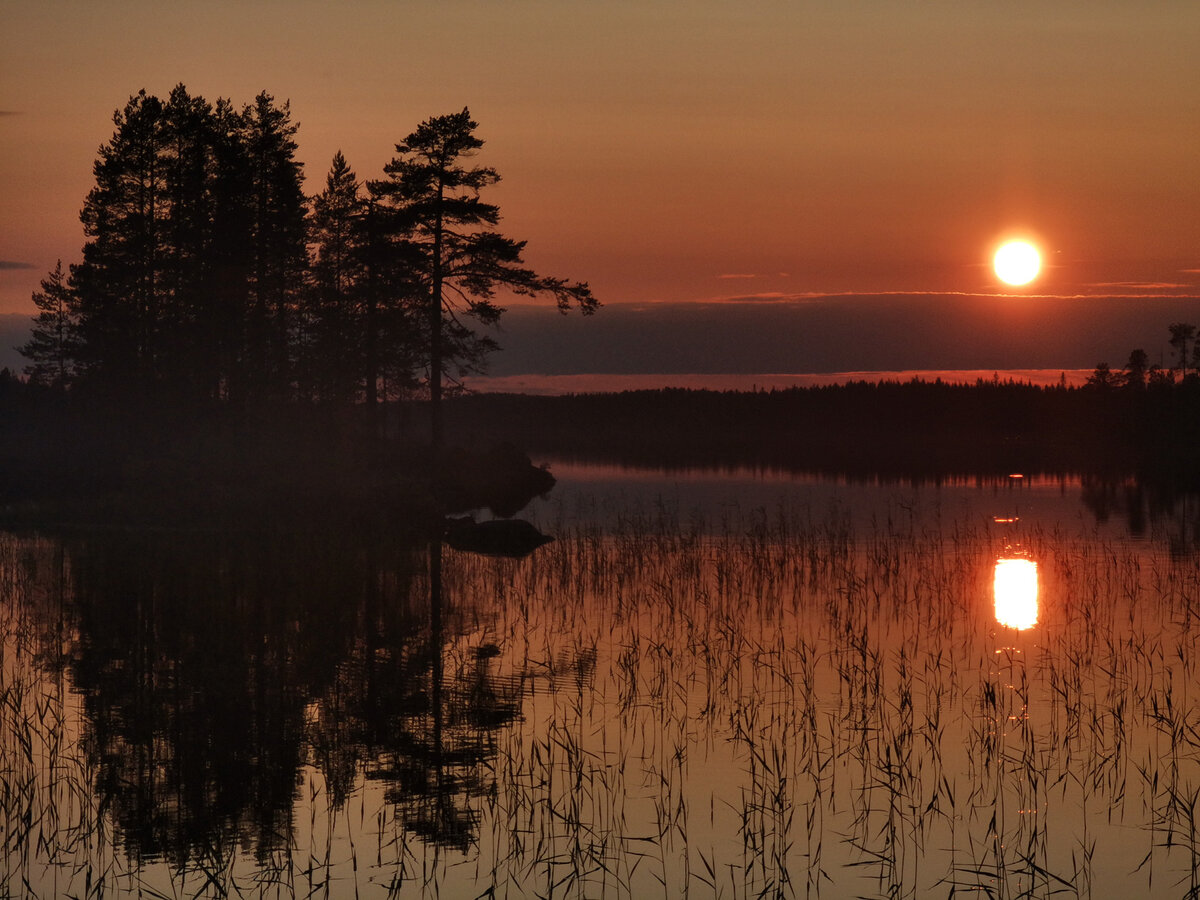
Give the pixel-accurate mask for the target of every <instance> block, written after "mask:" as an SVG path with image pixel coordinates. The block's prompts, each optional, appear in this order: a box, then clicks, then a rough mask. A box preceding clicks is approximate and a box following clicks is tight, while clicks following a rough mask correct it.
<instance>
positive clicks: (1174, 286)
mask: <svg viewBox="0 0 1200 900" xmlns="http://www.w3.org/2000/svg"><path fill="white" fill-rule="evenodd" d="M1085 287H1090V288H1122V289H1124V290H1129V291H1182V290H1186V289H1188V288H1191V287H1193V285H1190V284H1183V283H1179V282H1173V281H1097V282H1093V283H1091V284H1088V285H1085Z"/></svg>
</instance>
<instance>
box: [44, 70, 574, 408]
mask: <svg viewBox="0 0 1200 900" xmlns="http://www.w3.org/2000/svg"><path fill="white" fill-rule="evenodd" d="M114 123H115V125H116V129H115V132H114V134H113V137H112V139H111V140H110V141H109V142H108V143H106V144H104V145H103V146H101V147H100V150H99V156H98V159H97V160H96V162H95V165H94V173H95V187H93V188H92V190H91V191H90V192H89V193H88V195H87V198H86V200H85V201H84V205H83V210H82V213H81V217H82V220H83V225H84V233H85V236H86V243H85V245H84V247H83V260H82V262H81V263H79V264H78V265H75V266H72V267H70V270H69V271H65V270H64V269H63V267H62V265H61V263H60V264H59V265H58V266H57V267H56V268H55V269H54V270H53V271H52V272H51V273H50V274H49V275H48V276H47V277H46V278H45V279H44V281H43V282H42V286H41V290H40V291H39V292H37V293H35V295H34V302H35V303H36V305H37V307H38V310H39V313H38V316H37V318H36V319H35V321H34V329H33V334H32V338H31V340H30V341H29V342H28V343H27V344H26V345H25V346H24V347H23V348H22V353H23V354H24V355H25V357H26V358H27V359H28V360H29V364H28V366H27V367H26V369H25V374H26V375H27V376H28V377H29V379H30V381H31V382H33V383H35V384H40V385H43V386H48V387H52V388H66V389H70V390H72V391H77V392H84V393H87V394H89V395H97V394H99V395H103V396H108V397H136V398H140V399H145V398H155V399H157V400H160V401H164V402H168V403H173V404H186V403H189V402H202V403H207V402H212V401H218V402H230V401H232V402H233V403H234V404H239V405H261V404H263V403H278V402H281V401H282V402H302V403H324V404H343V405H348V404H360V403H363V402H366V403H368V404H374V403H375V402H376V401H381V400H383V399H388V398H392V399H395V398H401V397H406V396H409V395H410V394H412V393H413V392H414V391H416V390H417V389H418V388H419V387H420V386H421V384H422V377H424V383H425V384H426V385H427V386H428V389H429V391H430V392H437V391H438V390H440V382H441V376H442V373H443V372H445V373H447V374H449V375H450V376H451V377H452V378H453V377H455V376H458V375H461V374H462V373H464V372H466V371H470V370H472V369H474V368H476V367H477V366H478V365H479V363H480V362H481V361H482V360H483V358H484V356H485V355H486V354H487V353H488V351H490V350H491V349H493V346H494V344H493V342H492V341H491V339H490V338H488V337H487V336H486V335H480V334H477V333H476V332H475V331H474V330H473V329H472V327H471V323H472V322H477V323H483V324H491V323H494V322H495V321H496V320H497V319H498V318H499V317H500V315H501V313H502V312H503V311H504V310H503V308H502V307H501V306H499V305H497V304H496V303H495V302H494V298H495V294H496V291H497V289H500V288H503V289H506V290H508V291H512V292H516V293H521V294H543V293H544V294H549V295H552V296H553V297H554V299H555V300H556V301H557V303H558V305H559V307H560V308H562V309H564V310H565V309H566V308H567V307H569V306H571V305H573V304H577V305H578V306H580V307H581V308H582V309H583V311H584V312H590V311H592V310H593V309H594V308H595V306H596V305H597V304H596V301H595V300H594V299H593V298H592V296H591V293H590V291H589V290H588V288H587V285H586V284H582V283H571V282H567V281H564V280H561V279H555V278H546V277H542V276H539V275H537V274H535V273H534V272H533V271H531V270H529V269H528V268H526V267H525V266H524V265H523V262H522V252H523V247H524V244H523V242H521V241H514V240H511V239H509V238H507V237H505V236H504V235H502V234H500V233H498V232H497V231H495V230H494V226H495V225H496V223H497V222H498V220H499V210H498V208H497V207H496V206H494V205H492V204H489V203H487V202H485V201H484V200H483V199H481V196H480V195H481V192H482V191H483V190H485V189H486V188H488V187H490V186H491V185H494V184H495V183H496V182H497V181H498V180H499V175H498V174H497V173H496V171H495V170H494V169H491V168H487V167H483V166H473V165H470V164H468V161H469V159H470V158H471V157H472V156H473V155H474V153H475V151H476V150H478V149H479V148H480V147H481V146H482V144H483V141H482V140H480V139H479V138H478V137H476V136H475V134H474V131H475V128H476V127H477V126H476V123H475V122H473V121H472V120H471V118H470V115H469V113H468V111H467V110H463V111H462V112H461V113H455V114H452V115H447V116H439V117H434V118H431V119H429V120H427V121H426V122H423V123H422V124H421V125H420V126H419V127H418V128H417V130H416V131H414V132H413V133H412V134H410V135H409V136H408V137H406V138H405V139H404V140H403V141H401V142H400V143H399V144H397V145H396V153H397V155H396V157H395V158H394V159H393V160H392V161H391V162H390V163H388V165H387V166H386V167H385V168H384V171H383V173H382V175H383V177H381V178H379V179H377V180H371V181H366V182H363V181H360V180H359V178H358V177H357V176H356V175H355V173H354V171H353V169H352V168H351V167H350V165H349V163H348V162H347V161H346V160H345V158H344V157H343V156H342V154H341V153H340V152H338V153H337V154H336V155H335V156H334V158H333V161H332V164H331V166H330V169H329V172H328V175H327V178H326V180H325V184H324V188H323V190H322V191H321V192H320V193H318V194H316V195H315V196H312V197H306V196H305V194H304V191H303V175H302V171H301V165H300V163H299V162H298V161H297V160H296V158H295V153H296V150H297V144H296V142H295V136H296V132H297V128H298V126H297V125H296V124H295V123H294V122H293V121H292V119H291V113H290V110H289V107H288V104H286V103H284V104H279V103H277V102H276V101H275V100H274V98H272V97H271V96H270V95H269V94H266V93H262V94H260V95H259V96H258V97H256V98H255V100H254V102H253V103H251V104H249V105H247V106H245V107H243V108H241V109H238V108H235V106H234V105H233V104H232V103H231V102H230V101H228V100H218V101H217V102H216V103H215V104H213V103H209V102H208V101H206V100H205V99H204V98H202V97H198V96H193V95H191V94H189V93H188V91H187V89H186V88H185V87H184V86H183V85H179V86H177V87H176V88H175V89H174V90H172V91H171V94H170V96H169V97H168V98H167V99H166V100H165V101H163V100H160V99H159V98H157V97H155V96H153V95H151V94H147V93H146V92H145V91H142V92H140V93H138V94H137V95H135V96H133V97H131V98H130V100H129V102H128V103H127V104H126V105H125V106H124V108H122V109H120V110H118V111H117V112H116V113H115V115H114ZM430 373H433V375H434V376H435V377H432V378H431V377H429V376H430Z"/></svg>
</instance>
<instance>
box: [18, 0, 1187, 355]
mask: <svg viewBox="0 0 1200 900" xmlns="http://www.w3.org/2000/svg"><path fill="white" fill-rule="evenodd" d="M1197 48H1200V3H1192V2H1187V0H1139V2H1137V3H1132V2H1128V0H1119V2H1113V0H1087V2H1046V0H1038V2H1028V0H1006V2H1003V3H995V2H987V3H985V2H974V0H953V2H937V0H934V2H920V3H917V2H906V0H890V2H885V0H872V2H860V0H836V2H802V0H786V2H785V0H779V2H753V0H751V2H738V3H732V2H715V0H690V2H669V3H668V2H647V0H639V2H624V0H605V2H593V3H584V2H571V0H545V2H542V0H506V2H495V0H479V2H462V0H429V2H397V0H370V2H357V3H356V2H347V3H341V4H334V3H328V2H308V0H301V2H283V0H276V2H253V0H250V2H246V0H209V2H204V3H198V2H197V3H184V2H170V0H154V2H150V0H140V2H132V0H116V2H104V0H97V2H91V3H84V2H65V0H40V2H32V0H31V2H26V3H18V2H14V0H0V313H4V312H27V311H30V310H31V309H32V306H31V304H30V299H29V296H30V292H31V291H32V290H33V289H34V288H36V286H37V282H38V281H39V279H40V278H41V277H42V276H43V275H44V274H45V273H46V271H47V270H48V269H50V268H51V267H52V266H53V265H54V261H55V260H56V259H57V258H59V257H62V258H63V259H64V261H67V262H71V261H75V260H77V259H78V255H79V247H80V245H81V243H82V230H81V227H80V225H79V220H78V211H79V209H80V206H81V205H82V202H83V198H84V195H85V194H86V192H87V190H88V189H89V187H90V186H91V184H92V175H91V166H92V162H93V161H94V159H95V156H96V149H97V147H98V146H99V145H100V144H101V143H102V142H104V141H106V140H108V139H109V138H110V137H111V135H112V131H113V124H112V113H113V111H114V110H115V109H116V108H118V107H120V106H122V105H123V104H124V102H125V101H126V100H127V99H128V97H129V95H130V94H132V93H135V92H136V91H138V90H139V89H141V88H145V89H147V90H148V91H150V92H151V93H155V94H158V95H159V96H162V97H165V96H166V95H167V93H168V92H169V91H170V90H171V87H172V86H173V85H175V84H176V83H178V82H183V83H184V84H186V85H187V87H188V88H189V89H190V90H191V91H192V92H193V93H199V94H201V95H203V96H205V97H207V98H208V99H210V100H214V99H216V98H217V97H219V96H226V97H230V98H231V99H233V100H234V101H235V102H236V103H239V104H240V103H245V102H249V101H250V100H251V99H252V98H253V97H254V95H255V94H256V93H258V92H259V91H260V90H266V91H268V92H270V93H271V94H273V95H274V96H276V97H277V98H279V99H288V100H290V102H291V108H292V112H293V117H294V119H295V120H296V121H298V122H299V123H300V132H299V136H298V141H299V144H300V154H299V155H300V158H301V159H303V160H304V161H305V163H306V173H307V178H308V181H307V188H308V191H309V192H310V193H314V192H316V191H317V190H319V189H320V186H321V184H322V183H323V180H324V175H325V172H326V170H327V169H328V165H329V161H330V159H331V157H332V156H333V153H334V151H336V150H338V149H339V148H340V149H342V150H343V151H344V153H345V154H346V157H347V158H348V160H349V161H350V163H351V165H352V166H353V167H354V168H355V169H356V171H357V172H358V174H359V175H360V176H361V177H364V178H371V177H377V176H378V174H379V173H380V170H381V167H382V166H383V164H384V163H385V162H386V161H387V160H388V159H390V158H391V156H392V155H393V152H394V144H395V143H396V142H397V141H398V140H400V139H401V138H403V137H404V136H405V135H406V134H408V133H409V132H410V131H411V130H412V129H413V128H414V127H415V125H416V124H417V123H418V122H420V121H421V120H423V119H425V118H427V117H429V116H431V115H440V114H443V113H448V112H454V111H457V110H459V109H461V108H462V107H463V106H469V107H470V109H471V112H472V114H473V116H474V118H475V119H476V120H477V121H478V122H479V123H480V128H479V134H480V136H481V137H483V138H484V140H485V141H486V142H487V143H486V146H485V148H484V150H483V153H482V155H481V160H480V161H481V162H483V163H486V164H488V165H491V166H494V167H496V168H497V169H498V170H499V171H500V173H501V174H502V176H503V177H504V182H503V183H502V184H501V185H500V186H499V187H498V188H496V189H495V190H494V192H493V194H492V199H493V200H494V201H495V202H498V203H499V204H500V205H501V208H502V211H503V213H504V216H505V218H504V222H503V223H502V225H503V227H504V229H505V230H506V231H507V233H508V234H510V235H511V236H513V237H517V238H522V239H526V240H528V241H529V245H528V252H527V258H528V260H529V261H530V262H531V263H532V264H533V265H534V266H535V267H537V268H538V269H539V270H540V271H543V272H544V273H546V274H553V275H560V276H564V277H570V278H576V279H583V280H587V281H589V282H590V283H591V285H592V287H593V289H594V291H595V292H596V294H597V295H598V296H599V297H600V298H601V300H602V301H603V302H605V303H606V304H609V305H612V304H622V303H637V304H646V303H652V302H663V301H670V302H672V303H681V302H696V301H703V300H707V301H710V302H711V301H715V300H726V299H729V298H747V297H756V296H762V295H768V296H770V297H772V298H775V297H782V298H783V299H785V300H786V299H787V298H789V297H792V296H795V297H797V298H804V297H807V296H808V295H811V294H813V293H820V292H850V293H863V294H874V293H879V292H885V291H899V292H940V291H947V292H953V291H959V292H967V293H979V292H982V293H987V292H994V291H997V290H998V285H997V283H996V282H995V279H994V277H993V276H992V274H991V271H990V266H989V265H988V260H989V258H990V255H991V252H992V250H993V249H994V247H995V244H996V241H997V240H998V239H999V238H1000V237H1001V236H1002V235H1006V234H1009V233H1022V234H1027V235H1030V236H1033V237H1035V238H1036V239H1037V240H1038V241H1039V243H1040V244H1041V245H1042V247H1043V250H1044V251H1045V254H1046V257H1047V261H1048V263H1049V268H1048V270H1047V272H1046V275H1045V277H1044V278H1043V279H1041V280H1040V281H1039V283H1038V284H1037V285H1036V286H1035V287H1033V288H1030V289H1029V291H1028V292H1035V293H1040V294H1061V295H1074V294H1113V293H1116V294H1129V295H1134V297H1136V296H1137V295H1139V294H1142V293H1146V294H1150V293H1158V294H1184V295H1195V294H1200V52H1197ZM798 302H799V301H798ZM1021 302H1029V301H1021ZM1129 302H1131V303H1136V302H1137V300H1136V299H1130V301H1129ZM601 315H603V312H602V313H601ZM1164 333H1165V332H1164ZM1020 364H1021V363H1020V362H1016V361H1015V362H1014V365H1020Z"/></svg>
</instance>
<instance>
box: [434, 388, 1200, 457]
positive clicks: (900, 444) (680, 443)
mask: <svg viewBox="0 0 1200 900" xmlns="http://www.w3.org/2000/svg"><path fill="white" fill-rule="evenodd" d="M447 423H448V431H449V433H450V435H451V436H452V437H453V438H454V439H455V440H458V441H461V442H467V443H469V442H472V441H485V440H506V441H512V442H514V443H517V444H519V445H520V446H523V447H525V448H527V449H528V450H529V451H530V452H531V453H533V454H535V455H536V454H553V455H556V456H563V457H568V458H578V459H586V460H594V461H599V460H608V461H618V462H624V463H630V464H640V465H650V466H659V467H667V468H670V467H678V466H687V465H706V466H737V465H766V466H780V467H784V468H790V469H798V470H799V469H808V470H819V471H826V472H831V473H839V474H845V475H864V474H869V475H884V476H889V475H890V476H897V477H908V476H916V477H931V478H937V477H941V476H945V475H955V474H959V475H974V474H991V475H997V474H999V475H1003V474H1008V473H1010V472H1024V473H1039V472H1089V471H1090V472H1098V471H1109V472H1120V473H1122V474H1126V473H1127V474H1134V473H1151V474H1153V473H1161V474H1163V475H1170V476H1171V477H1173V478H1179V477H1180V476H1183V477H1195V474H1196V472H1197V465H1196V458H1197V457H1196V448H1197V447H1200V378H1197V377H1196V376H1195V375H1189V376H1188V377H1187V378H1186V379H1184V380H1182V381H1180V382H1178V383H1172V382H1170V381H1168V380H1167V379H1165V378H1164V379H1161V380H1160V381H1158V382H1155V383H1150V384H1147V383H1146V382H1142V383H1141V386H1140V387H1139V386H1138V382H1137V381H1136V380H1134V381H1129V382H1125V383H1123V384H1121V385H1120V386H1118V385H1117V384H1116V383H1115V381H1114V380H1112V379H1110V380H1108V381H1105V382H1104V383H1095V382H1092V383H1089V384H1088V385H1086V386H1082V387H1070V386H1067V385H1065V384H1063V385H1057V386H1052V387H1039V386H1035V385H1031V384H1025V383H1018V382H1015V381H1002V380H1000V379H993V380H981V381H979V382H977V383H976V384H973V385H963V384H949V383H945V382H941V381H932V382H930V381H918V380H914V381H911V382H905V383H900V382H880V383H868V382H853V383H850V384H845V385H833V386H826V387H806V388H792V389H787V390H771V391H759V392H754V393H750V392H731V391H730V392H720V391H704V390H686V389H665V390H658V391H631V392H625V393H620V394H584V395H573V396H561V397H535V396H525V395H511V394H510V395H476V396H466V397H461V398H458V399H456V400H455V401H454V402H453V403H452V404H451V405H450V406H449V408H448V411H447Z"/></svg>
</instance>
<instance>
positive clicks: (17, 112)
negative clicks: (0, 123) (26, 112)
mask: <svg viewBox="0 0 1200 900" xmlns="http://www.w3.org/2000/svg"><path fill="white" fill-rule="evenodd" d="M19 115H21V111H20V110H16V109H0V116H19Z"/></svg>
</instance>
